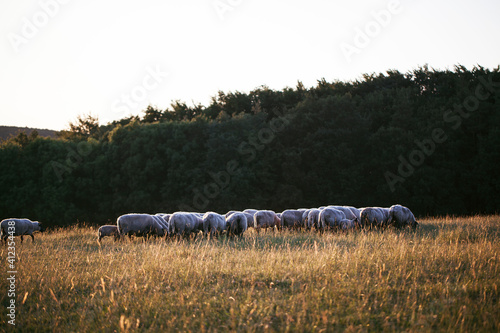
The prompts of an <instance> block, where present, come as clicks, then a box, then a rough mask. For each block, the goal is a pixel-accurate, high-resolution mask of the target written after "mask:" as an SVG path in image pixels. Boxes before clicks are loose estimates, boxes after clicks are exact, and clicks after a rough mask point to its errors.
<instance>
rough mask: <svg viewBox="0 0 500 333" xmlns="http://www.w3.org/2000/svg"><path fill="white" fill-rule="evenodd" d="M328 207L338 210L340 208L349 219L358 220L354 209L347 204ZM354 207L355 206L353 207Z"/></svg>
mask: <svg viewBox="0 0 500 333" xmlns="http://www.w3.org/2000/svg"><path fill="white" fill-rule="evenodd" d="M327 208H333V209H336V210H340V211H341V212H343V213H344V214H345V218H346V219H348V220H357V219H358V217H357V215H356V214H355V213H354V212H353V210H352V209H351V208H350V207H346V206H328V207H327ZM353 208H354V207H353Z"/></svg>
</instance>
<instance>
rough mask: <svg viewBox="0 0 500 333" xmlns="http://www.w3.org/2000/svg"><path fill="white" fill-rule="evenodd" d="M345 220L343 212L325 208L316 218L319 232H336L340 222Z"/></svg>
mask: <svg viewBox="0 0 500 333" xmlns="http://www.w3.org/2000/svg"><path fill="white" fill-rule="evenodd" d="M349 212H350V210H349ZM345 219H346V216H345V214H344V212H343V211H341V210H338V209H334V208H325V209H323V210H322V211H321V212H320V213H319V216H318V226H319V230H324V229H332V230H337V229H339V227H340V221H342V220H345Z"/></svg>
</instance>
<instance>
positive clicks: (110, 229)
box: [97, 225, 120, 243]
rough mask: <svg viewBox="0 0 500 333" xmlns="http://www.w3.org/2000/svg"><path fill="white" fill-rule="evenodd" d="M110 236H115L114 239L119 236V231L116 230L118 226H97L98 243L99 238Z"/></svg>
mask: <svg viewBox="0 0 500 333" xmlns="http://www.w3.org/2000/svg"><path fill="white" fill-rule="evenodd" d="M111 236H113V237H114V238H115V241H116V240H117V239H119V238H120V233H119V232H118V226H116V225H103V226H100V227H99V230H97V242H98V243H100V242H101V239H103V238H104V237H111Z"/></svg>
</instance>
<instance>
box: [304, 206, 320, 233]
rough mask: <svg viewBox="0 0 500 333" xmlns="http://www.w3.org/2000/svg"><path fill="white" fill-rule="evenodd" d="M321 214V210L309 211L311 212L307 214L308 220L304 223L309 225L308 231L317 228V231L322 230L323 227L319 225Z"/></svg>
mask: <svg viewBox="0 0 500 333" xmlns="http://www.w3.org/2000/svg"><path fill="white" fill-rule="evenodd" d="M306 212H307V211H306ZM319 213H321V210H319V209H316V208H313V209H310V210H309V212H308V213H307V217H306V220H305V221H304V223H305V224H306V225H307V229H312V228H315V229H316V230H321V227H320V225H319V224H318V221H319V220H318V218H319ZM304 214H305V212H304Z"/></svg>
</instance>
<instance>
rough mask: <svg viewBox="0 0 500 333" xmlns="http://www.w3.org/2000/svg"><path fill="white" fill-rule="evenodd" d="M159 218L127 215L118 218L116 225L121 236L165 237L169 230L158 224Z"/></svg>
mask: <svg viewBox="0 0 500 333" xmlns="http://www.w3.org/2000/svg"><path fill="white" fill-rule="evenodd" d="M158 218H159V217H158V216H153V215H149V214H125V215H121V216H119V217H118V219H117V220H116V225H117V226H118V233H119V235H120V237H121V236H124V235H128V236H129V238H132V235H135V236H142V237H149V236H160V237H161V236H165V235H166V234H167V232H168V230H166V229H165V227H164V226H163V225H162V224H161V223H159V222H158Z"/></svg>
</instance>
